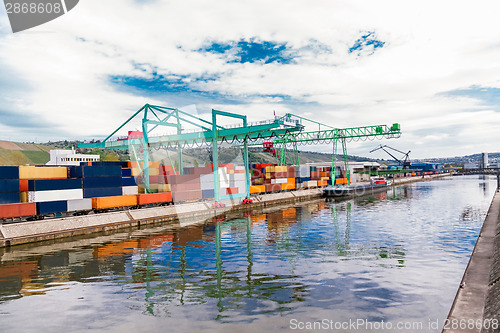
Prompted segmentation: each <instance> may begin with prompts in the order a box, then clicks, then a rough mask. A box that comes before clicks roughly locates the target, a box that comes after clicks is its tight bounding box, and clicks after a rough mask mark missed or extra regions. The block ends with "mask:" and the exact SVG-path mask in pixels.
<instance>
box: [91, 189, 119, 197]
mask: <svg viewBox="0 0 500 333" xmlns="http://www.w3.org/2000/svg"><path fill="white" fill-rule="evenodd" d="M115 195H122V188H121V187H104V188H103V187H95V188H92V187H91V188H84V189H83V197H84V198H97V197H113V196H115Z"/></svg>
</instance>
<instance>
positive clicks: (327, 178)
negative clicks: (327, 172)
mask: <svg viewBox="0 0 500 333" xmlns="http://www.w3.org/2000/svg"><path fill="white" fill-rule="evenodd" d="M329 179H330V177H321V180H327V181H328V180H329Z"/></svg>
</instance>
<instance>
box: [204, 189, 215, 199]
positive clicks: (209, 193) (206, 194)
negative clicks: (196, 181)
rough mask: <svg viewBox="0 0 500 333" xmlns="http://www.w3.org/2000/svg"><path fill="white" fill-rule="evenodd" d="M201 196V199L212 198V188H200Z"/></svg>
mask: <svg viewBox="0 0 500 333" xmlns="http://www.w3.org/2000/svg"><path fill="white" fill-rule="evenodd" d="M201 196H202V198H203V199H209V198H213V197H214V196H215V194H214V190H201Z"/></svg>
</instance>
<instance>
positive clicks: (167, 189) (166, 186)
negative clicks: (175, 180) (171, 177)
mask: <svg viewBox="0 0 500 333" xmlns="http://www.w3.org/2000/svg"><path fill="white" fill-rule="evenodd" d="M158 192H171V188H170V184H158Z"/></svg>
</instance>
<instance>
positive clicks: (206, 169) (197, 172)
mask: <svg viewBox="0 0 500 333" xmlns="http://www.w3.org/2000/svg"><path fill="white" fill-rule="evenodd" d="M193 171H194V172H193V174H195V175H206V174H210V173H213V172H214V170H213V169H212V168H211V167H199V168H194V170H193Z"/></svg>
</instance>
